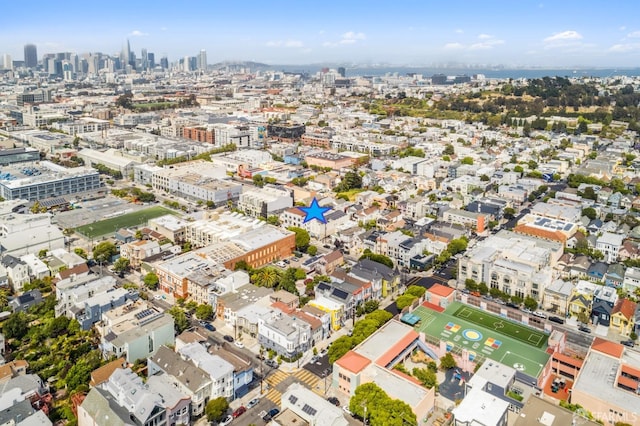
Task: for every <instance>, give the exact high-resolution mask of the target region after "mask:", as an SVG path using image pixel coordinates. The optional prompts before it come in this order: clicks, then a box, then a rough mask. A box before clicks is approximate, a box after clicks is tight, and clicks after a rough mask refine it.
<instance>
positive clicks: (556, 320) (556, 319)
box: [549, 316, 564, 324]
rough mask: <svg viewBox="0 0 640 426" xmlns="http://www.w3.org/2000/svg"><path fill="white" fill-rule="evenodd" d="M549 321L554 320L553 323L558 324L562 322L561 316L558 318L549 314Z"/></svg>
mask: <svg viewBox="0 0 640 426" xmlns="http://www.w3.org/2000/svg"><path fill="white" fill-rule="evenodd" d="M549 321H552V322H555V323H558V324H564V320H563V319H562V318H560V317H554V316H551V317H549Z"/></svg>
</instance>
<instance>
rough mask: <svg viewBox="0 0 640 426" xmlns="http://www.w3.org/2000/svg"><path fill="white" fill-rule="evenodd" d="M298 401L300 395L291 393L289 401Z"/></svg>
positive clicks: (293, 402)
mask: <svg viewBox="0 0 640 426" xmlns="http://www.w3.org/2000/svg"><path fill="white" fill-rule="evenodd" d="M297 401H298V397H297V396H295V395H289V402H290V403H292V404H295V403H296V402H297Z"/></svg>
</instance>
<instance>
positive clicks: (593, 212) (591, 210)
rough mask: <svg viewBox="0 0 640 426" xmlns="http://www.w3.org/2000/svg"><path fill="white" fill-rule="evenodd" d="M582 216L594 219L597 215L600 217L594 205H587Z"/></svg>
mask: <svg viewBox="0 0 640 426" xmlns="http://www.w3.org/2000/svg"><path fill="white" fill-rule="evenodd" d="M582 216H586V217H588V218H589V219H591V220H593V219H595V218H596V217H598V213H597V212H596V209H594V208H593V207H586V208H584V209H582Z"/></svg>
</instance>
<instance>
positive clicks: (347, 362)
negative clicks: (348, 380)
mask: <svg viewBox="0 0 640 426" xmlns="http://www.w3.org/2000/svg"><path fill="white" fill-rule="evenodd" d="M336 364H338V365H339V366H340V367H341V368H344V369H345V370H348V371H350V372H352V373H355V374H358V373H359V372H361V371H362V370H364V368H365V367H366V366H368V365H369V364H371V360H370V359H369V358H367V357H365V356H362V355H360V354H359V353H357V352H354V351H349V352H347V353H346V354H344V355H342V357H341V358H340V359H339V360H337V361H336Z"/></svg>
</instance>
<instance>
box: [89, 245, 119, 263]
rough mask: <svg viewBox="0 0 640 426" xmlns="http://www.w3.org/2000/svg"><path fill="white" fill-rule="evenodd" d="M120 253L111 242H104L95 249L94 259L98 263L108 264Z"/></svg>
mask: <svg viewBox="0 0 640 426" xmlns="http://www.w3.org/2000/svg"><path fill="white" fill-rule="evenodd" d="M117 253H118V248H117V247H116V245H115V244H113V243H112V242H111V241H103V242H101V243H98V245H96V246H95V247H94V248H93V259H94V260H95V261H96V262H99V263H104V262H108V261H109V260H110V259H111V258H112V257H113V256H115V255H116V254H117Z"/></svg>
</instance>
